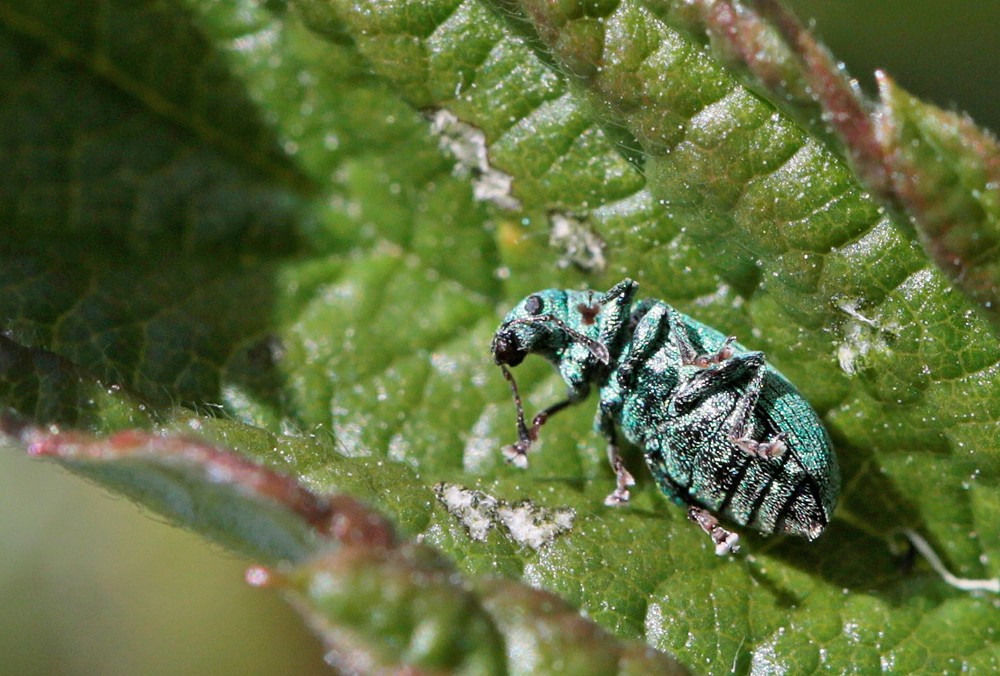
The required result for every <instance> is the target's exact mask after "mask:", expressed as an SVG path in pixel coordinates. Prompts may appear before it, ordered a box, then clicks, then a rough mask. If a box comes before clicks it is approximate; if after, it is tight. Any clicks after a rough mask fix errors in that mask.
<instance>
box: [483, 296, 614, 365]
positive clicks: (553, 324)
mask: <svg viewBox="0 0 1000 676" xmlns="http://www.w3.org/2000/svg"><path fill="white" fill-rule="evenodd" d="M566 295H567V294H566V292H565V291H560V290H558V289H548V290H546V291H539V292H538V293H533V294H531V295H530V296H528V297H527V298H525V299H524V300H522V301H521V302H520V303H518V304H517V305H516V306H515V307H514V309H513V310H511V311H510V313H508V314H507V316H506V317H505V318H504V320H503V323H502V324H500V328H498V329H497V332H496V333H495V334H494V335H493V343H492V345H491V346H490V350H491V351H492V352H493V361H495V362H496V363H497V364H498V365H500V366H517V365H518V364H520V363H521V362H522V361H524V358H525V357H526V356H527V355H528V354H530V353H533V352H534V353H538V354H542V355H545V356H549V357H551V356H552V355H553V354H554V353H555V351H556V350H557V349H559V348H561V347H564V346H565V345H567V344H571V343H580V344H581V345H583V346H584V347H586V348H587V350H589V351H590V353H591V354H592V355H593V356H594V357H595V358H597V360H598V361H599V362H601V363H603V364H607V363H608V360H609V357H608V350H607V348H606V347H605V346H604V345H602V344H601V343H600V342H598V341H596V340H594V339H593V338H590V337H588V336H585V335H583V334H582V333H580V332H579V331H577V330H576V329H573V328H571V327H570V326H569V325H568V324H567V321H566V320H567V319H568V310H567V300H566Z"/></svg>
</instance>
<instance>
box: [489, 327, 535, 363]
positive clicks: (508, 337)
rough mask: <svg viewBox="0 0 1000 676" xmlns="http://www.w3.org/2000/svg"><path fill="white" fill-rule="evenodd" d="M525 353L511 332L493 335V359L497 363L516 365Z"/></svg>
mask: <svg viewBox="0 0 1000 676" xmlns="http://www.w3.org/2000/svg"><path fill="white" fill-rule="evenodd" d="M526 355H527V353H526V352H525V351H524V350H522V349H521V343H520V341H518V339H517V336H516V335H514V334H513V333H503V332H501V333H498V334H497V335H496V336H494V337H493V361H495V362H496V363H497V364H507V365H508V366H517V365H518V364H520V363H521V362H522V361H523V360H524V358H525V356H526Z"/></svg>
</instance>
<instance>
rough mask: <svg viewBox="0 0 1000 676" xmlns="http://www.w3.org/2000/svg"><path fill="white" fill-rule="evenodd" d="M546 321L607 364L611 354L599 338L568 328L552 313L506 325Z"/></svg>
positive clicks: (525, 318)
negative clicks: (595, 338)
mask: <svg viewBox="0 0 1000 676" xmlns="http://www.w3.org/2000/svg"><path fill="white" fill-rule="evenodd" d="M546 322H552V323H553V324H555V325H556V326H558V327H559V328H560V329H562V330H563V331H565V332H566V335H568V336H569V337H570V338H572V339H573V340H575V341H577V342H579V343H581V344H582V345H583V346H584V347H585V348H587V349H588V350H589V351H590V354H592V355H594V357H596V358H597V361H599V362H601V363H602V364H607V363H608V362H610V361H611V355H610V354H609V353H608V348H607V347H606V346H605V345H604V343H602V342H600V341H599V340H594V339H593V338H590V337H589V336H585V335H583V334H582V333H580V332H579V331H577V330H575V329H571V328H569V327H568V326H566V322H564V321H563V320H561V319H559V318H558V317H555V316H553V315H538V316H537V317H521V318H519V319H514V320H511V321H510V322H508V323H507V326H510V325H511V324H544V323H546ZM512 382H513V381H512Z"/></svg>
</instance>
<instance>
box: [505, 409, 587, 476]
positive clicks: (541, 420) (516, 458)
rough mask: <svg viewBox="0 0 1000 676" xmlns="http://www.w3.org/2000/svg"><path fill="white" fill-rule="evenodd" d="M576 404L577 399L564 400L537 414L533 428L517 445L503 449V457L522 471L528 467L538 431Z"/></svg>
mask: <svg viewBox="0 0 1000 676" xmlns="http://www.w3.org/2000/svg"><path fill="white" fill-rule="evenodd" d="M574 403H576V400H575V399H564V400H563V401H559V402H556V403H554V404H552V405H551V406H546V407H545V408H543V409H542V410H541V411H539V412H538V413H536V414H535V417H534V418H533V419H532V420H531V427H530V428H528V429H527V430H526V434H525V433H522V434H521V439H519V440H518V442H517V443H516V444H511V445H510V446H504V447H503V451H502V452H503V456H504V457H505V458H507V462H509V463H511V464H512V465H514V466H515V467H520V468H522V469H523V468H525V467H527V466H528V451H529V450H530V449H531V444H532V442H534V441H537V440H538V431H539V430H541V429H542V425H544V424H545V422H546V421H547V420H548V419H549V418H551V417H552V416H553V415H555V414H556V413H558V412H559V411H561V410H563V409H564V408H566V407H567V406H570V405H571V404H574Z"/></svg>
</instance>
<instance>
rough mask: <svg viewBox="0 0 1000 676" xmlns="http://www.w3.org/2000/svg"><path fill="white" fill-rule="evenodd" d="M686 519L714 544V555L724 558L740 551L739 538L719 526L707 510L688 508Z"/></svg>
mask: <svg viewBox="0 0 1000 676" xmlns="http://www.w3.org/2000/svg"><path fill="white" fill-rule="evenodd" d="M688 518H689V519H691V520H692V521H694V522H695V523H696V524H698V525H699V526H700V527H701V529H702V530H703V531H705V532H706V533H708V534H709V536H710V537H711V538H712V542H714V543H715V553H716V555H718V556H725V555H726V554H735V553H736V552H738V551H740V536H739V535H738V534H736V533H734V532H732V531H730V530H726V529H725V528H723V527H722V526H720V525H719V520H718V519H716V518H715V516H714V515H712V514H711V513H709V512H708V511H707V510H704V509H702V508H701V507H688Z"/></svg>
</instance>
